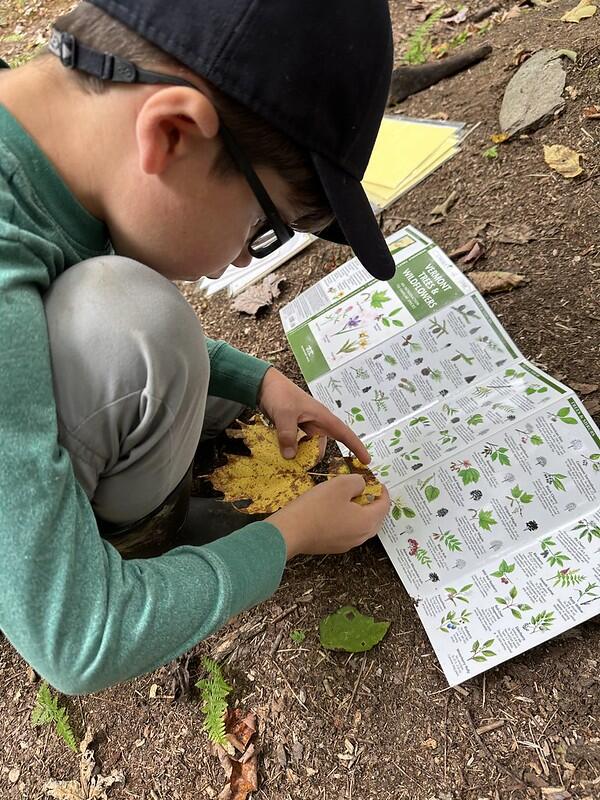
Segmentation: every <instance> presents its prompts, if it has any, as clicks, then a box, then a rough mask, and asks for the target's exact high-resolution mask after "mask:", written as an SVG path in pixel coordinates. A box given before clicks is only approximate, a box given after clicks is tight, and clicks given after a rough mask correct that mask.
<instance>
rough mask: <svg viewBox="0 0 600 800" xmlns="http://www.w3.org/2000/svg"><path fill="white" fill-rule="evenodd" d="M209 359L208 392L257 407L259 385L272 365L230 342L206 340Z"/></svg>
mask: <svg viewBox="0 0 600 800" xmlns="http://www.w3.org/2000/svg"><path fill="white" fill-rule="evenodd" d="M206 341H207V344H208V355H209V358H210V383H209V386H208V393H209V394H211V395H213V396H215V397H223V398H225V400H235V401H236V402H238V403H243V404H244V405H245V406H249V407H250V408H254V407H255V406H256V405H257V403H258V393H259V390H260V385H261V383H262V380H263V378H264V376H265V372H266V371H267V370H268V369H269V367H270V366H271V365H270V364H269V363H268V362H267V361H262V359H260V358H255V357H254V356H250V355H248V354H247V353H242V351H241V350H237V349H236V348H235V347H232V346H231V345H230V344H227V342H223V341H220V340H214V339H207V340H206Z"/></svg>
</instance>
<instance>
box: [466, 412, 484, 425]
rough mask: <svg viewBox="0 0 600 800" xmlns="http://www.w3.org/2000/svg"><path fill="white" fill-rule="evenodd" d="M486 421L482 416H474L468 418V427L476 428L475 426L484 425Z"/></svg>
mask: <svg viewBox="0 0 600 800" xmlns="http://www.w3.org/2000/svg"><path fill="white" fill-rule="evenodd" d="M483 423H484V419H483V417H482V415H481V414H472V415H471V416H470V417H468V418H467V425H471V426H472V427H475V425H483Z"/></svg>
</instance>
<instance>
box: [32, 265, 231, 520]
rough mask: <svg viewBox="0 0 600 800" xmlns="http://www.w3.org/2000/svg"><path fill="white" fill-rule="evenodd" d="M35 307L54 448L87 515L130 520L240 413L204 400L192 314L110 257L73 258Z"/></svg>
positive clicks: (206, 371)
mask: <svg viewBox="0 0 600 800" xmlns="http://www.w3.org/2000/svg"><path fill="white" fill-rule="evenodd" d="M44 304H45V311H46V318H47V322H48V334H49V340H50V355H51V359H52V372H53V381H54V393H55V398H56V406H57V413H58V430H59V441H60V443H61V445H63V447H65V448H66V449H67V450H68V451H69V453H70V455H71V461H72V463H73V468H74V471H75V475H76V477H77V479H78V481H79V482H80V484H81V486H82V487H83V489H84V490H85V492H86V494H87V495H88V497H89V498H90V501H91V503H92V507H93V509H94V512H95V513H96V515H97V516H98V517H100V518H101V519H103V520H106V521H107V522H113V523H119V524H128V523H132V522H136V521H137V520H139V519H141V518H142V517H144V516H146V515H147V514H149V513H150V512H152V511H154V510H155V509H156V508H157V507H158V506H160V504H161V503H162V502H163V500H164V499H165V498H166V497H167V496H168V495H169V494H170V493H171V491H172V490H173V489H174V488H175V487H176V486H177V484H178V483H179V482H180V481H181V479H182V478H183V476H184V475H185V474H186V472H187V470H188V468H189V466H190V464H191V462H192V459H193V457H194V452H195V450H196V447H197V445H198V442H199V440H200V437H201V435H204V436H211V435H215V434H216V433H217V432H218V431H219V430H221V429H223V428H224V427H226V425H227V424H229V423H230V422H231V421H232V420H233V419H235V418H236V416H237V415H238V414H239V412H240V410H241V408H242V407H241V406H240V405H239V404H237V403H232V402H231V401H228V400H223V399H221V398H214V397H207V391H208V384H209V378H210V364H209V359H208V352H207V349H206V342H205V338H204V334H203V332H202V328H201V326H200V323H199V321H198V318H197V317H196V315H195V313H194V311H193V309H192V308H191V306H190V305H189V304H188V303H187V301H186V300H185V298H184V297H183V296H182V295H181V294H180V292H179V291H178V289H177V288H176V287H175V286H174V285H173V284H172V283H171V282H170V281H169V280H167V279H166V278H164V277H163V276H162V275H160V274H158V273H157V272H155V271H154V270H152V269H150V268H149V267H146V266H144V265H143V264H139V263H137V262H135V261H131V260H130V259H126V258H121V257H118V256H109V257H102V258H94V259H89V260H88V261H83V262H81V263H80V264H77V265H75V266H73V267H71V268H70V269H68V270H67V271H66V272H65V273H64V274H63V275H62V276H61V277H60V278H59V279H58V280H57V281H55V282H54V283H53V284H52V286H51V287H50V289H49V290H48V292H47V293H46V295H45V297H44Z"/></svg>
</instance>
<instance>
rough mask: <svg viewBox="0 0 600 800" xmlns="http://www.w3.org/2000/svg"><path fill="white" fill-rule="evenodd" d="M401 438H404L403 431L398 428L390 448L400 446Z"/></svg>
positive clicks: (391, 440)
mask: <svg viewBox="0 0 600 800" xmlns="http://www.w3.org/2000/svg"><path fill="white" fill-rule="evenodd" d="M401 438H402V431H401V430H400V428H396V430H395V431H394V436H393V438H392V439H390V444H389V446H390V447H396V446H397V445H398V444H400V439H401Z"/></svg>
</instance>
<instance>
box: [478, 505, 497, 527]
mask: <svg viewBox="0 0 600 800" xmlns="http://www.w3.org/2000/svg"><path fill="white" fill-rule="evenodd" d="M497 524H498V521H497V520H496V519H494V515H493V514H492V512H491V511H483V510H482V511H480V512H479V527H480V528H482V529H483V530H484V531H491V530H492V525H497Z"/></svg>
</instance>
